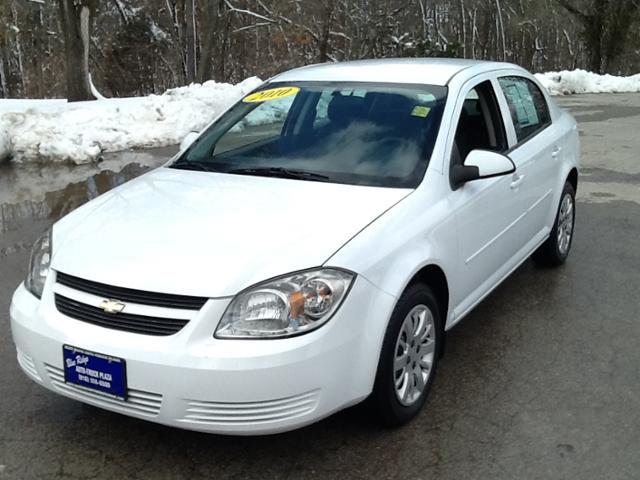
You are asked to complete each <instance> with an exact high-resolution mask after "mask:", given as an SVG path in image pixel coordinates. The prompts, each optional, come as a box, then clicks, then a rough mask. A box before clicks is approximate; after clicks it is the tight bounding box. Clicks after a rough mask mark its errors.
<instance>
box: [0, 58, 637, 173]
mask: <svg viewBox="0 0 640 480" xmlns="http://www.w3.org/2000/svg"><path fill="white" fill-rule="evenodd" d="M536 76H537V78H538V79H539V80H540V82H541V83H542V84H543V85H544V86H545V87H546V88H547V89H548V90H549V91H550V92H551V94H553V95H566V94H574V93H622V92H640V74H638V75H635V76H632V77H614V76H611V75H596V74H594V73H590V72H586V71H583V70H575V71H572V72H568V71H563V72H549V73H544V74H537V75H536ZM260 83H261V80H260V79H258V78H255V77H252V78H248V79H246V80H244V81H243V82H241V83H239V84H237V85H230V84H226V83H215V82H213V81H209V82H205V83H204V84H202V85H200V84H193V85H190V86H187V87H180V88H174V89H171V90H168V91H167V92H165V93H164V94H162V95H150V96H148V97H135V98H121V99H105V100H96V101H93V102H79V103H70V104H68V103H67V102H66V101H65V100H0V162H1V161H2V160H3V159H6V158H8V157H9V156H12V157H14V158H15V159H16V160H17V161H30V160H38V161H42V160H44V161H47V160H51V161H71V162H73V163H77V164H81V163H90V162H93V161H95V160H97V159H98V158H99V157H100V155H101V154H102V152H114V151H121V150H127V149H131V148H145V147H159V146H165V145H176V144H178V143H180V142H181V141H182V139H183V138H184V137H185V135H186V134H187V133H189V132H190V131H200V130H201V129H202V128H203V127H204V126H206V125H207V124H208V123H209V122H211V121H212V120H213V119H214V118H215V117H216V116H217V115H218V114H219V113H221V112H222V111H223V110H224V109H225V108H227V107H228V106H230V105H231V104H232V103H233V102H235V101H236V100H237V99H239V98H241V97H242V96H243V95H245V94H247V93H248V92H249V91H251V90H253V89H254V88H255V87H257V86H258V85H260ZM265 113H268V112H265ZM271 113H272V114H273V115H276V114H277V113H278V112H271ZM267 116H268V115H267Z"/></svg>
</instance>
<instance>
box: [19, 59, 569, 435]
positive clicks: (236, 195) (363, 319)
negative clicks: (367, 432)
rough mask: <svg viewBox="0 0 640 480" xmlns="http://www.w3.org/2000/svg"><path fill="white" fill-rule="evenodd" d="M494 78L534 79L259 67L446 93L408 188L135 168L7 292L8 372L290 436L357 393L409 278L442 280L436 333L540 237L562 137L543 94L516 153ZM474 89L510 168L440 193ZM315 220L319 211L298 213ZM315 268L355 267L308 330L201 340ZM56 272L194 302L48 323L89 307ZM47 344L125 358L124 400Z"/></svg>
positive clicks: (411, 63) (173, 417)
mask: <svg viewBox="0 0 640 480" xmlns="http://www.w3.org/2000/svg"><path fill="white" fill-rule="evenodd" d="M512 75H516V76H521V77H525V78H527V79H530V80H531V81H533V82H536V80H535V78H534V77H532V76H531V75H530V74H529V73H528V72H526V71H525V70H523V69H520V68H518V67H515V66H513V65H510V64H502V63H490V62H471V61H462V60H442V59H437V60H426V59H425V60H380V61H366V62H348V63H344V64H337V65H320V66H311V67H306V68H301V69H297V70H292V71H290V72H286V73H283V74H281V75H279V76H276V77H274V78H273V79H271V80H270V81H277V82H281V81H282V82H286V81H309V80H316V81H320V80H331V81H336V82H339V81H358V82H367V81H375V82H390V83H414V84H415V83H418V84H419V83H425V84H432V85H443V86H445V85H446V86H447V87H448V89H449V96H448V100H447V103H446V106H445V111H444V116H443V119H442V124H441V128H440V132H439V135H438V138H437V140H436V144H435V148H434V151H433V154H432V158H431V162H430V164H429V167H428V168H427V170H426V173H425V176H424V179H423V181H422V182H421V184H420V185H419V186H418V187H417V188H416V189H414V190H407V189H392V188H380V187H359V186H352V185H338V184H331V183H315V182H306V181H301V180H287V179H274V178H262V177H251V176H235V175H228V174H215V173H203V172H194V171H179V170H169V169H167V168H160V169H157V170H155V171H152V172H150V173H148V174H146V175H144V176H142V177H140V178H138V179H136V180H134V181H132V182H129V183H127V184H125V185H122V186H120V187H118V188H116V189H115V190H113V191H111V192H109V193H107V194H105V195H103V196H101V197H99V198H98V199H96V200H94V201H92V202H89V203H88V204H87V205H85V206H83V207H81V208H80V209H78V210H77V211H75V212H73V213H72V214H70V215H68V216H67V217H65V218H63V219H62V220H60V221H59V222H58V223H57V224H56V225H55V226H54V229H53V246H54V247H53V248H54V250H53V258H52V270H53V273H52V274H50V275H49V276H48V278H47V281H46V285H45V289H44V293H43V296H42V300H38V299H37V298H36V297H34V296H33V295H31V293H29V292H28V291H27V290H26V289H25V287H24V286H20V287H19V288H18V289H17V290H16V292H15V294H14V297H13V302H12V306H11V323H12V332H13V337H14V341H15V343H16V346H17V349H18V361H19V363H20V365H21V366H22V368H23V369H24V370H25V372H26V373H27V375H28V376H29V377H30V378H32V379H33V380H35V381H36V382H38V383H40V384H42V385H43V386H45V387H47V388H49V389H52V390H54V391H56V392H58V393H60V394H62V395H65V396H68V397H71V398H74V399H76V400H80V401H83V402H87V403H91V404H94V405H97V406H100V407H103V408H106V409H109V410H113V411H117V412H121V413H124V414H127V415H131V416H135V417H138V418H144V419H147V420H151V421H154V422H159V423H163V424H166V425H172V426H177V427H181V428H189V429H194V430H203V431H210V432H219V433H231V434H256V433H275V432H279V431H285V430H290V429H293V428H297V427H300V426H302V425H306V424H309V423H312V422H314V421H317V420H318V419H321V418H323V417H326V416H327V415H330V414H331V413H333V412H335V411H337V410H340V409H342V408H345V407H346V406H349V405H352V404H354V403H357V402H359V401H361V400H363V399H364V398H366V397H367V396H368V395H369V393H370V392H371V390H372V387H373V383H374V378H375V373H376V369H377V364H378V357H379V353H380V348H381V345H382V340H383V337H384V334H385V330H386V326H387V322H388V321H389V318H390V316H391V313H392V311H393V308H394V306H395V303H396V301H397V299H398V297H399V296H400V295H401V294H402V292H403V291H404V290H405V288H406V287H407V285H408V284H409V283H410V282H411V280H412V278H414V276H415V275H416V274H417V273H418V272H420V271H421V270H422V269H424V268H425V267H430V268H437V269H439V271H441V272H442V273H443V274H444V275H445V277H446V280H447V284H448V290H449V295H448V308H447V309H446V310H447V312H446V319H445V320H446V326H445V329H449V328H451V326H453V325H454V324H455V323H456V322H458V321H459V320H461V319H462V318H463V317H464V315H465V314H466V313H467V312H469V311H470V310H471V309H472V308H473V307H474V306H475V305H476V304H477V303H478V302H479V301H481V300H482V299H483V298H484V297H485V296H486V295H488V294H489V293H490V292H491V291H492V290H493V289H494V288H495V287H496V286H497V285H498V284H499V283H500V282H501V281H502V280H503V279H504V278H506V276H508V274H509V273H510V272H512V271H513V270H514V269H515V268H517V267H518V265H520V264H521V263H522V262H523V261H525V260H526V259H527V258H528V257H529V255H530V254H531V253H532V252H533V251H534V250H535V249H536V248H537V247H538V246H539V245H540V244H541V243H542V242H543V241H544V240H545V239H546V238H547V237H548V235H549V232H550V230H551V227H552V224H553V222H554V219H555V214H556V209H557V206H558V204H559V201H560V194H561V191H562V188H563V186H564V184H565V182H566V180H567V178H568V176H569V174H570V172H571V171H572V170H573V169H576V168H577V166H578V161H579V141H578V135H577V129H576V125H575V121H574V120H573V118H572V117H571V116H570V115H569V114H568V113H566V112H564V111H562V110H561V109H560V108H558V107H557V106H556V104H555V102H554V101H553V100H552V99H551V98H550V97H549V96H548V95H547V94H546V93H545V97H546V101H547V103H548V105H549V109H550V114H551V122H552V123H551V125H550V126H549V127H547V128H546V129H545V130H543V131H542V132H540V133H539V134H538V135H537V136H535V137H533V138H531V139H530V140H529V141H527V142H525V143H523V144H521V145H518V144H517V140H516V134H515V129H514V126H513V124H512V122H511V120H510V117H509V109H508V106H507V103H506V100H505V97H504V96H503V95H502V94H501V93H500V90H499V87H498V83H497V80H496V79H497V78H498V77H500V76H512ZM482 81H490V82H491V83H492V85H493V86H494V89H495V92H496V95H497V101H498V105H499V108H500V113H501V115H502V117H503V119H504V120H505V128H506V132H505V133H506V138H507V141H508V145H509V147H510V151H509V152H508V155H509V157H510V158H511V160H512V161H513V163H514V164H515V166H516V171H515V172H513V174H508V175H503V176H497V177H493V178H487V179H483V180H477V181H473V182H469V183H467V184H465V185H464V186H462V187H461V188H457V189H455V190H454V189H453V188H452V186H451V184H450V178H449V159H450V158H451V154H452V143H453V137H454V132H455V130H456V127H457V121H458V120H457V119H458V118H459V116H460V112H461V109H462V106H463V102H464V99H465V98H466V95H467V92H468V91H469V90H470V89H471V88H473V87H474V86H475V85H477V84H478V83H479V82H482ZM536 83H537V82H536ZM477 158H478V159H481V158H480V157H477ZM478 167H479V168H480V167H481V166H480V165H478ZM482 168H491V166H484V167H482ZM301 196H305V197H307V198H315V199H319V202H318V204H319V205H321V211H319V212H315V213H316V215H313V214H311V215H310V214H309V208H308V204H306V203H304V202H299V201H298V199H299V198H300V197H301ZM320 200H321V201H320ZM327 214H329V215H330V216H329V217H328V218H329V220H328V221H323V222H321V223H317V222H316V221H315V220H318V219H320V218H323V219H324V218H326V215H327ZM318 266H327V267H338V268H342V269H346V270H349V271H351V272H354V273H355V274H356V280H355V281H354V284H353V286H352V288H351V291H350V292H349V293H348V295H347V297H346V299H345V300H344V303H343V304H342V305H341V307H340V308H339V309H338V311H337V313H336V314H335V315H334V316H333V317H332V318H331V319H330V320H329V321H328V322H327V323H326V324H325V325H323V326H322V327H321V328H318V329H316V330H313V331H311V332H309V333H307V334H304V335H299V336H296V337H292V338H285V339H276V340H260V341H256V340H237V339H234V340H221V339H216V338H215V337H214V336H213V332H214V331H215V329H216V326H217V324H218V322H219V321H220V318H221V316H222V314H223V312H224V311H225V309H226V307H227V306H228V305H229V302H230V301H231V299H232V297H233V296H234V295H236V294H237V293H238V292H240V291H241V290H243V289H245V288H247V287H250V286H251V285H253V284H255V283H257V282H260V281H263V280H266V279H268V278H270V277H274V276H277V275H282V274H287V273H289V272H292V271H295V270H300V269H306V268H311V267H318ZM56 271H60V272H64V273H68V274H72V275H75V276H78V277H83V278H86V279H89V280H93V281H98V282H101V283H106V284H110V285H115V286H121V287H127V288H135V289H139V290H145V291H159V292H172V293H175V294H183V295H198V296H205V297H207V298H209V300H208V301H207V303H206V304H205V306H204V307H203V308H202V309H201V310H200V311H197V312H178V313H176V312H175V311H173V312H170V311H168V310H171V309H163V308H159V307H146V306H142V305H133V306H132V307H133V308H134V309H135V312H136V313H140V314H145V313H146V314H149V315H151V314H153V315H156V316H161V317H162V316H168V315H174V316H175V315H176V314H179V315H182V316H183V317H184V318H186V319H189V323H188V324H187V325H186V326H185V327H184V328H183V329H182V330H180V331H179V332H178V333H176V334H174V335H170V336H166V337H148V336H144V335H138V334H131V333H126V332H122V331H117V330H110V329H106V328H102V327H96V326H94V325H91V324H88V323H83V322H80V321H77V320H73V319H71V318H69V317H66V316H64V315H62V314H61V313H60V312H59V311H58V310H57V309H56V306H55V304H54V300H53V294H54V292H58V293H60V292H63V293H65V294H67V295H68V296H70V297H72V298H73V299H74V300H76V301H79V302H83V303H86V304H88V305H93V306H97V305H99V303H100V302H101V301H102V300H103V299H102V298H100V297H96V296H93V295H89V294H86V293H83V292H77V291H73V289H70V288H68V287H65V286H63V285H61V284H59V283H57V282H56V273H55V272H56ZM63 344H71V345H75V346H79V347H82V348H85V349H87V350H90V351H95V352H102V353H106V354H108V355H112V356H116V357H121V358H124V359H126V362H127V378H128V386H129V389H130V398H129V400H127V401H126V402H124V401H120V400H114V399H110V398H107V397H104V396H101V395H100V394H95V393H88V392H86V391H83V390H79V389H77V388H74V387H72V386H69V385H68V384H65V382H64V379H63V378H62V379H61V377H60V375H61V371H62V370H61V369H62V352H61V350H62V345H63Z"/></svg>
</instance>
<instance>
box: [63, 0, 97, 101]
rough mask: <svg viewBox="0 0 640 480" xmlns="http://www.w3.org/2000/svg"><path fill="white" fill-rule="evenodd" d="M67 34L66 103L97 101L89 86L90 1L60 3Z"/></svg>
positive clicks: (70, 0) (65, 38) (64, 0)
mask: <svg viewBox="0 0 640 480" xmlns="http://www.w3.org/2000/svg"><path fill="white" fill-rule="evenodd" d="M58 4H59V5H60V21H61V24H62V29H63V31H64V47H65V57H66V77H67V101H69V102H79V101H83V100H95V98H94V96H93V94H92V93H91V84H90V83H89V22H90V20H91V7H90V5H89V3H88V2H87V1H78V0H75V1H74V0H58Z"/></svg>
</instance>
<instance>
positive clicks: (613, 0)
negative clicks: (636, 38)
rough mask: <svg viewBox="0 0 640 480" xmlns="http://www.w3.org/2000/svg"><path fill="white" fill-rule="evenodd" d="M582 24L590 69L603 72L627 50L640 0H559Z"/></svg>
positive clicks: (638, 11) (639, 7) (639, 10)
mask: <svg viewBox="0 0 640 480" xmlns="http://www.w3.org/2000/svg"><path fill="white" fill-rule="evenodd" d="M558 2H559V3H560V5H562V6H563V7H564V8H565V9H566V10H567V11H568V12H570V13H571V14H573V15H575V16H576V17H577V18H578V19H579V20H580V22H581V23H582V26H583V34H584V40H585V42H586V43H587V52H588V53H587V55H588V58H589V69H590V70H592V71H594V72H598V73H602V72H604V71H606V70H608V69H609V68H610V66H611V65H612V64H613V63H614V62H615V60H616V59H617V57H618V56H619V55H620V54H621V53H622V52H623V51H624V48H625V44H626V41H627V39H628V34H629V30H630V28H631V26H632V24H633V23H634V21H635V20H637V17H638V14H639V13H640V1H638V0H588V1H583V2H581V4H577V3H575V2H574V1H572V0H558Z"/></svg>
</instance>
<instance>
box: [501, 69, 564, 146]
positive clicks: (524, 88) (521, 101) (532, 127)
mask: <svg viewBox="0 0 640 480" xmlns="http://www.w3.org/2000/svg"><path fill="white" fill-rule="evenodd" d="M498 81H499V82H500V87H501V88H502V91H503V92H504V95H505V97H506V98H507V103H508V104H509V110H510V112H511V118H512V119H513V125H514V127H515V129H516V137H517V138H518V143H522V142H524V141H525V140H527V139H528V138H530V137H532V136H533V135H535V134H536V133H538V132H540V131H541V130H544V129H545V128H546V127H547V126H548V125H550V124H551V115H550V114H549V105H547V101H546V99H545V98H544V95H543V93H542V92H541V91H540V88H538V86H537V85H536V84H535V83H533V82H532V81H531V80H529V79H527V78H524V77H502V78H499V79H498Z"/></svg>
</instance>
